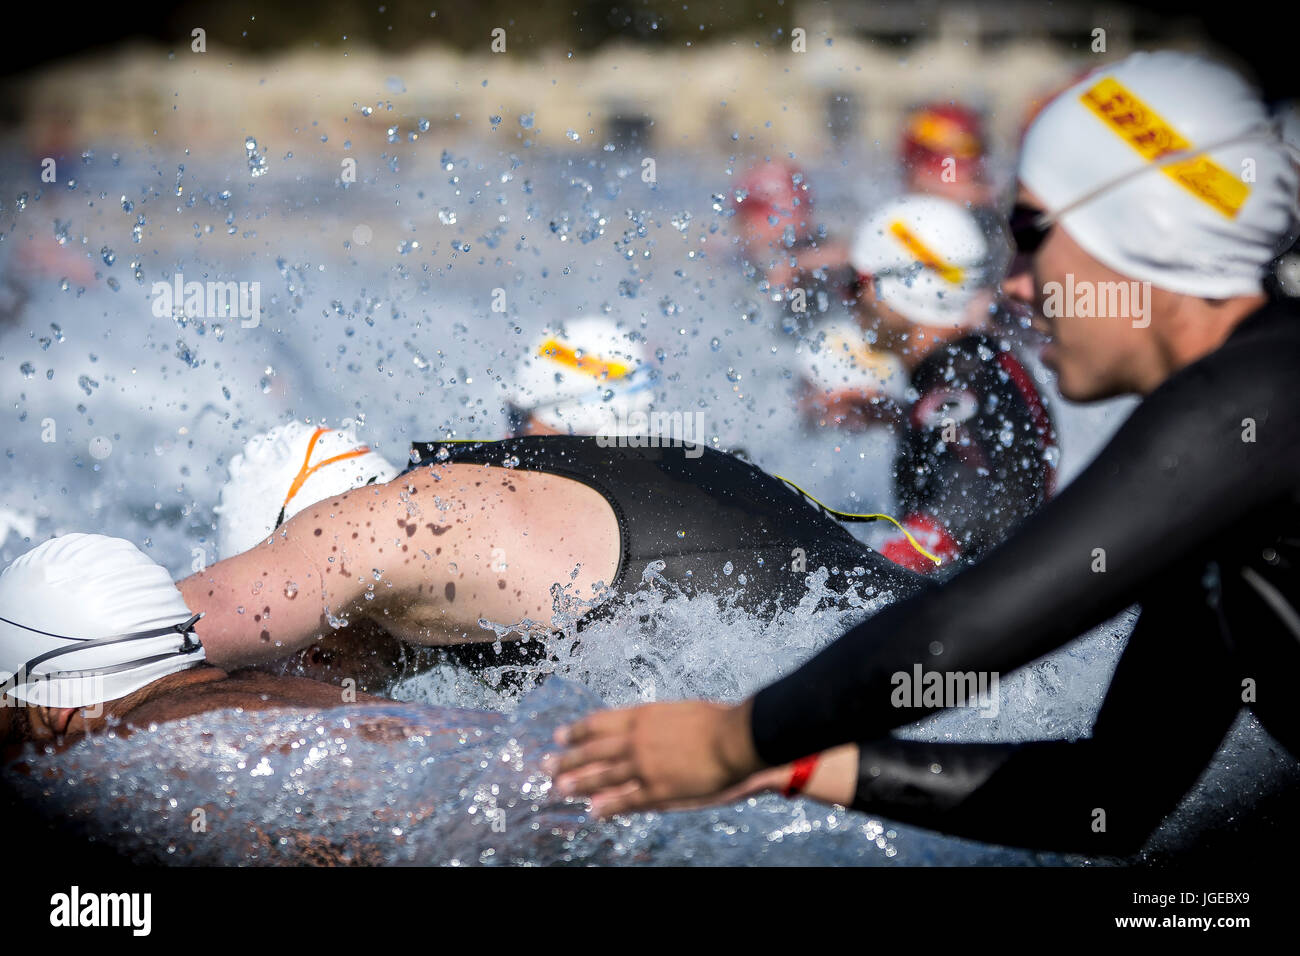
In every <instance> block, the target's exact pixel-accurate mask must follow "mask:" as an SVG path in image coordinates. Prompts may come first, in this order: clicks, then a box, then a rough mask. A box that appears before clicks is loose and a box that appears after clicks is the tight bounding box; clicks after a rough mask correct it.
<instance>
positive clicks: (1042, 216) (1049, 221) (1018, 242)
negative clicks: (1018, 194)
mask: <svg viewBox="0 0 1300 956" xmlns="http://www.w3.org/2000/svg"><path fill="white" fill-rule="evenodd" d="M1055 225H1056V220H1055V218H1054V217H1049V216H1048V214H1047V213H1045V212H1043V210H1041V209H1038V208H1036V207H1034V206H1030V205H1028V204H1026V203H1021V202H1018V203H1016V204H1015V206H1014V207H1012V209H1011V221H1010V223H1009V228H1010V232H1011V241H1012V242H1014V243H1015V246H1016V252H1017V253H1018V254H1019V255H1022V256H1030V255H1033V254H1034V253H1035V252H1037V251H1038V249H1039V247H1040V246H1042V244H1043V243H1044V242H1046V241H1047V235H1048V233H1050V232H1051V231H1052V227H1053V226H1055Z"/></svg>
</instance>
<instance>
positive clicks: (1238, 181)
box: [1020, 51, 1297, 298]
mask: <svg viewBox="0 0 1300 956" xmlns="http://www.w3.org/2000/svg"><path fill="white" fill-rule="evenodd" d="M1174 154H1179V157H1180V158H1179V159H1177V160H1173V161H1171V159H1170V158H1171V157H1172V156H1173V155H1174ZM1020 181H1021V182H1022V183H1023V184H1024V186H1025V187H1026V188H1027V189H1029V190H1030V191H1031V192H1033V193H1034V195H1035V196H1036V197H1037V198H1038V199H1039V200H1040V201H1041V202H1042V203H1044V204H1045V207H1046V211H1047V212H1048V213H1049V214H1052V213H1058V212H1063V215H1062V216H1061V219H1060V222H1061V225H1062V226H1063V227H1064V228H1065V230H1066V231H1067V232H1068V233H1069V234H1070V236H1071V237H1072V238H1073V239H1074V240H1075V241H1076V242H1077V243H1078V244H1079V245H1080V246H1081V247H1082V248H1083V249H1084V250H1085V251H1086V252H1087V253H1088V254H1089V255H1090V256H1092V257H1093V258H1094V259H1096V260H1097V261H1099V262H1101V263H1102V264H1103V265H1105V266H1107V267H1109V268H1110V269H1113V270H1115V271H1116V272H1119V273H1122V274H1123V275H1126V276H1130V277H1131V278H1133V279H1136V280H1144V281H1149V282H1151V283H1152V285H1155V286H1158V287H1160V288H1164V289H1168V290H1171V291H1174V292H1179V293H1183V294H1185V295H1192V296H1204V297H1210V298H1229V297H1233V296H1241V295H1253V294H1257V293H1258V292H1259V291H1260V288H1261V278H1262V276H1263V274H1264V271H1265V268H1266V267H1267V265H1268V263H1269V262H1270V261H1271V260H1272V259H1273V257H1274V256H1276V255H1277V254H1278V252H1279V251H1281V247H1282V245H1283V243H1284V240H1285V238H1286V237H1287V236H1288V235H1289V234H1291V233H1292V230H1293V228H1294V223H1295V213H1296V195H1297V194H1296V188H1297V182H1296V169H1295V166H1294V164H1293V162H1292V161H1291V158H1290V156H1289V154H1288V152H1287V150H1286V148H1285V146H1284V145H1283V143H1282V140H1281V137H1280V136H1279V135H1278V133H1277V130H1276V126H1275V124H1273V123H1272V122H1271V121H1270V119H1269V117H1268V115H1267V112H1266V110H1265V108H1264V105H1263V103H1262V102H1261V100H1260V98H1259V96H1258V94H1257V93H1256V92H1255V90H1254V89H1252V88H1251V86H1250V85H1249V84H1248V83H1247V82H1246V81H1245V80H1244V79H1243V78H1242V77H1241V76H1239V75H1238V74H1237V73H1236V72H1234V71H1233V70H1231V69H1229V68H1228V67H1226V66H1223V65H1221V64H1219V63H1215V62H1213V61H1211V60H1207V59H1204V58H1202V57H1199V56H1194V55H1191V54H1186V53H1178V52H1172V51H1162V52H1157V53H1135V54H1133V55H1132V56H1129V57H1127V58H1125V59H1124V60H1121V61H1119V62H1118V63H1115V64H1112V65H1109V66H1106V67H1103V68H1101V69H1099V70H1096V71H1093V72H1092V73H1090V74H1088V75H1087V76H1086V77H1085V78H1083V79H1082V80H1080V81H1079V82H1077V83H1075V84H1074V85H1073V86H1071V87H1069V88H1068V89H1066V90H1065V91H1064V92H1063V93H1061V94H1060V95H1059V96H1057V97H1056V98H1055V99H1054V100H1052V102H1051V103H1049V104H1048V105H1047V106H1046V107H1045V108H1044V109H1043V110H1042V112H1041V113H1040V114H1039V115H1038V117H1037V118H1036V119H1035V120H1034V122H1033V124H1032V125H1031V126H1030V128H1029V130H1028V132H1027V133H1026V134H1025V140H1024V146H1023V151H1022V153H1021V160H1020Z"/></svg>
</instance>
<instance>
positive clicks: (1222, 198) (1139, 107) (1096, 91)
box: [1079, 76, 1250, 219]
mask: <svg viewBox="0 0 1300 956" xmlns="http://www.w3.org/2000/svg"><path fill="white" fill-rule="evenodd" d="M1079 100H1080V102H1082V103H1083V105H1084V106H1086V107H1088V109H1090V110H1092V112H1093V113H1094V114H1096V116H1097V118H1098V119H1100V120H1101V121H1102V122H1103V123H1105V124H1106V125H1107V126H1109V127H1110V129H1111V131H1112V132H1113V133H1115V134H1116V135H1117V136H1119V137H1120V139H1122V140H1124V142H1126V143H1128V144H1129V145H1130V146H1132V147H1133V148H1134V149H1135V150H1137V152H1138V153H1139V154H1140V155H1141V156H1142V157H1143V158H1144V159H1146V160H1147V161H1148V162H1154V161H1155V160H1157V159H1160V158H1161V157H1162V156H1167V155H1169V154H1170V153H1177V152H1181V151H1182V150H1185V149H1192V148H1193V147H1192V143H1191V142H1190V141H1188V140H1187V139H1186V138H1185V137H1184V136H1182V135H1181V134H1180V133H1179V132H1178V130H1176V129H1174V128H1173V127H1172V126H1170V125H1169V124H1168V123H1166V122H1165V121H1164V120H1163V119H1162V118H1161V117H1160V114H1158V113H1157V112H1156V111H1155V110H1153V109H1151V107H1149V106H1147V105H1146V104H1145V103H1143V102H1142V101H1141V100H1140V99H1138V98H1137V97H1136V96H1134V95H1133V93H1132V92H1131V91H1130V90H1128V89H1126V88H1125V87H1124V85H1123V84H1122V83H1120V82H1119V81H1118V80H1116V79H1115V78H1114V77H1111V76H1108V77H1106V78H1105V79H1102V80H1100V81H1098V82H1097V83H1096V84H1094V85H1093V86H1092V87H1090V88H1089V89H1087V90H1085V91H1084V92H1083V94H1082V95H1081V96H1080V97H1079ZM1162 171H1163V172H1164V174H1165V175H1166V176H1168V177H1169V178H1170V179H1172V180H1173V181H1174V182H1176V183H1178V185H1180V186H1182V187H1183V188H1184V189H1186V190H1187V191H1188V192H1190V193H1191V194H1192V195H1193V196H1195V197H1196V198H1197V199H1199V200H1201V202H1203V203H1205V204H1207V205H1209V206H1212V207H1214V208H1215V209H1217V210H1218V211H1219V212H1220V213H1222V214H1223V215H1225V216H1227V217H1228V218H1229V219H1233V218H1235V217H1236V215H1237V212H1238V210H1240V209H1241V207H1242V205H1243V204H1244V203H1245V202H1246V198H1247V197H1248V196H1249V195H1250V187H1249V186H1248V185H1246V183H1244V182H1242V180H1241V178H1240V177H1239V176H1234V175H1233V174H1232V173H1230V172H1228V170H1226V169H1224V168H1223V167H1222V166H1220V165H1219V164H1218V163H1216V162H1215V161H1214V160H1212V159H1210V158H1209V157H1208V156H1196V157H1193V158H1192V159H1189V160H1186V161H1184V162H1181V163H1173V164H1171V165H1169V166H1166V167H1164V169H1163V170H1162Z"/></svg>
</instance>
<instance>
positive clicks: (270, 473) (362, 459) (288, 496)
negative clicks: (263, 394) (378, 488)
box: [213, 421, 400, 558]
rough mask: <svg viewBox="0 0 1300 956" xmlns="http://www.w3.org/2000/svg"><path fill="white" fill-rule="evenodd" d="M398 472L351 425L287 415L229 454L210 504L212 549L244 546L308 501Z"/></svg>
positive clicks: (224, 551)
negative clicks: (224, 477) (216, 499)
mask: <svg viewBox="0 0 1300 956" xmlns="http://www.w3.org/2000/svg"><path fill="white" fill-rule="evenodd" d="M398 474H400V469H398V468H396V467H395V466H393V465H392V464H390V463H389V462H388V460H387V459H385V458H384V457H383V456H382V455H380V454H379V453H378V452H374V451H371V450H370V449H369V448H368V447H367V446H366V445H364V444H362V443H361V441H360V439H358V438H357V436H356V432H354V431H353V430H352V429H351V428H324V427H313V426H311V425H304V424H303V423H302V422H299V421H293V422H289V423H288V424H286V425H280V426H277V427H275V428H272V429H271V430H270V431H269V432H265V433H263V434H260V435H254V436H253V437H252V438H250V439H249V440H248V444H246V445H245V446H244V451H243V452H242V453H241V454H238V455H236V456H235V457H234V458H232V459H231V460H230V478H229V480H228V481H227V482H226V483H225V484H224V485H223V486H222V488H221V503H220V504H219V505H217V506H216V508H214V509H213V510H214V511H215V512H216V513H217V514H218V515H219V516H220V518H219V520H218V524H217V551H218V553H219V555H220V557H222V558H228V557H230V556H232V555H235V554H239V553H241V552H243V551H247V550H248V549H249V548H251V547H253V546H254V545H256V544H257V543H258V542H259V541H262V540H263V539H265V538H266V537H267V536H268V535H269V534H271V532H272V531H274V530H275V529H276V528H277V527H279V525H280V524H281V523H282V522H284V521H288V520H289V519H290V518H292V517H293V516H294V515H296V514H297V513H298V512H300V511H302V510H303V509H304V508H306V507H307V506H308V505H312V504H315V503H316V502H317V501H321V500H323V499H325V498H329V497H332V496H334V495H341V494H343V493H344V492H347V491H351V490H352V489H353V488H360V487H361V486H363V485H370V484H384V483H385V482H389V481H392V480H393V479H394V478H396V477H397V476H398Z"/></svg>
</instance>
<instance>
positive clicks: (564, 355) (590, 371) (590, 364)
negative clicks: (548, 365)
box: [537, 339, 632, 380]
mask: <svg viewBox="0 0 1300 956" xmlns="http://www.w3.org/2000/svg"><path fill="white" fill-rule="evenodd" d="M537 354H538V355H544V356H546V357H547V358H549V359H550V360H551V361H552V362H558V363H559V364H561V365H565V366H568V367H569V368H571V369H575V370H576V371H579V372H582V373H583V374H585V375H590V376H591V377H592V378H599V379H607V380H608V379H619V378H624V377H625V376H626V375H627V374H628V373H629V372H631V371H632V368H631V366H628V365H624V364H623V363H622V362H616V361H613V360H612V359H603V358H601V357H600V356H598V355H579V354H578V353H577V352H576V351H575V350H574V349H572V348H570V347H569V346H567V345H565V344H564V343H563V342H561V341H559V340H558V339H547V340H546V341H545V342H543V343H542V345H541V348H539V349H538V350H537Z"/></svg>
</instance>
